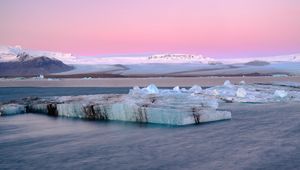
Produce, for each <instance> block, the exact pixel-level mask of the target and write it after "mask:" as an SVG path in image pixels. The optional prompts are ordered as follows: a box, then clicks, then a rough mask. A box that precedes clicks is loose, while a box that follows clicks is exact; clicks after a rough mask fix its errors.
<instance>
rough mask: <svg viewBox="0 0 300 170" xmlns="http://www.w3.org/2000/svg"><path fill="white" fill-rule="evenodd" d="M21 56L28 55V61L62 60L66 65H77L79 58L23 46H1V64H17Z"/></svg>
mask: <svg viewBox="0 0 300 170" xmlns="http://www.w3.org/2000/svg"><path fill="white" fill-rule="evenodd" d="M20 54H23V55H22V56H24V54H27V55H28V56H27V58H26V60H30V59H34V58H37V57H41V56H43V57H48V58H50V59H53V60H60V61H63V62H64V63H66V64H74V63H76V60H77V58H76V57H75V56H72V54H68V53H61V52H50V51H35V50H30V49H25V48H22V47H21V46H14V47H12V46H0V62H15V61H19V60H20V58H19V56H21V55H20Z"/></svg>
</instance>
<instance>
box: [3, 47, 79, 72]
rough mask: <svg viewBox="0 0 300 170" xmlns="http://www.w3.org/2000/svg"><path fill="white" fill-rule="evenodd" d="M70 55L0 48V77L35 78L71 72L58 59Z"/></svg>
mask: <svg viewBox="0 0 300 170" xmlns="http://www.w3.org/2000/svg"><path fill="white" fill-rule="evenodd" d="M68 56H70V55H64V54H62V53H54V52H42V51H31V50H25V49H22V48H21V47H18V46H17V47H8V46H2V47H0V76H35V75H39V74H50V73H58V72H64V71H69V70H72V69H73V67H72V66H68V65H66V64H64V63H63V62H62V61H60V60H59V59H58V58H66V57H68Z"/></svg>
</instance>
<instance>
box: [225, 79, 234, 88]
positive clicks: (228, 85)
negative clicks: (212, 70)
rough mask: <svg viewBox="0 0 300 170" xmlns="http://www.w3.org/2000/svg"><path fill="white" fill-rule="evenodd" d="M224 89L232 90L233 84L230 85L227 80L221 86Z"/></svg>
mask: <svg viewBox="0 0 300 170" xmlns="http://www.w3.org/2000/svg"><path fill="white" fill-rule="evenodd" d="M223 85H224V86H225V87H229V88H232V87H233V84H231V82H230V81H229V80H226V81H225V82H224V84H223Z"/></svg>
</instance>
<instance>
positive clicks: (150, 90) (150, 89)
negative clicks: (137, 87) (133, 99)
mask: <svg viewBox="0 0 300 170" xmlns="http://www.w3.org/2000/svg"><path fill="white" fill-rule="evenodd" d="M146 92H147V93H148V94H157V93H159V91H158V88H157V87H156V86H155V85H154V84H150V85H149V86H147V88H146Z"/></svg>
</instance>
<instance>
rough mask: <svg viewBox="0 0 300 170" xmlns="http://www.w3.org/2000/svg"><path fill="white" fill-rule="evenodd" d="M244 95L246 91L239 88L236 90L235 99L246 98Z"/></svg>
mask: <svg viewBox="0 0 300 170" xmlns="http://www.w3.org/2000/svg"><path fill="white" fill-rule="evenodd" d="M246 95H247V91H246V90H245V89H244V88H242V87H240V88H238V89H237V91H236V96H237V97H241V98H244V97H246Z"/></svg>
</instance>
